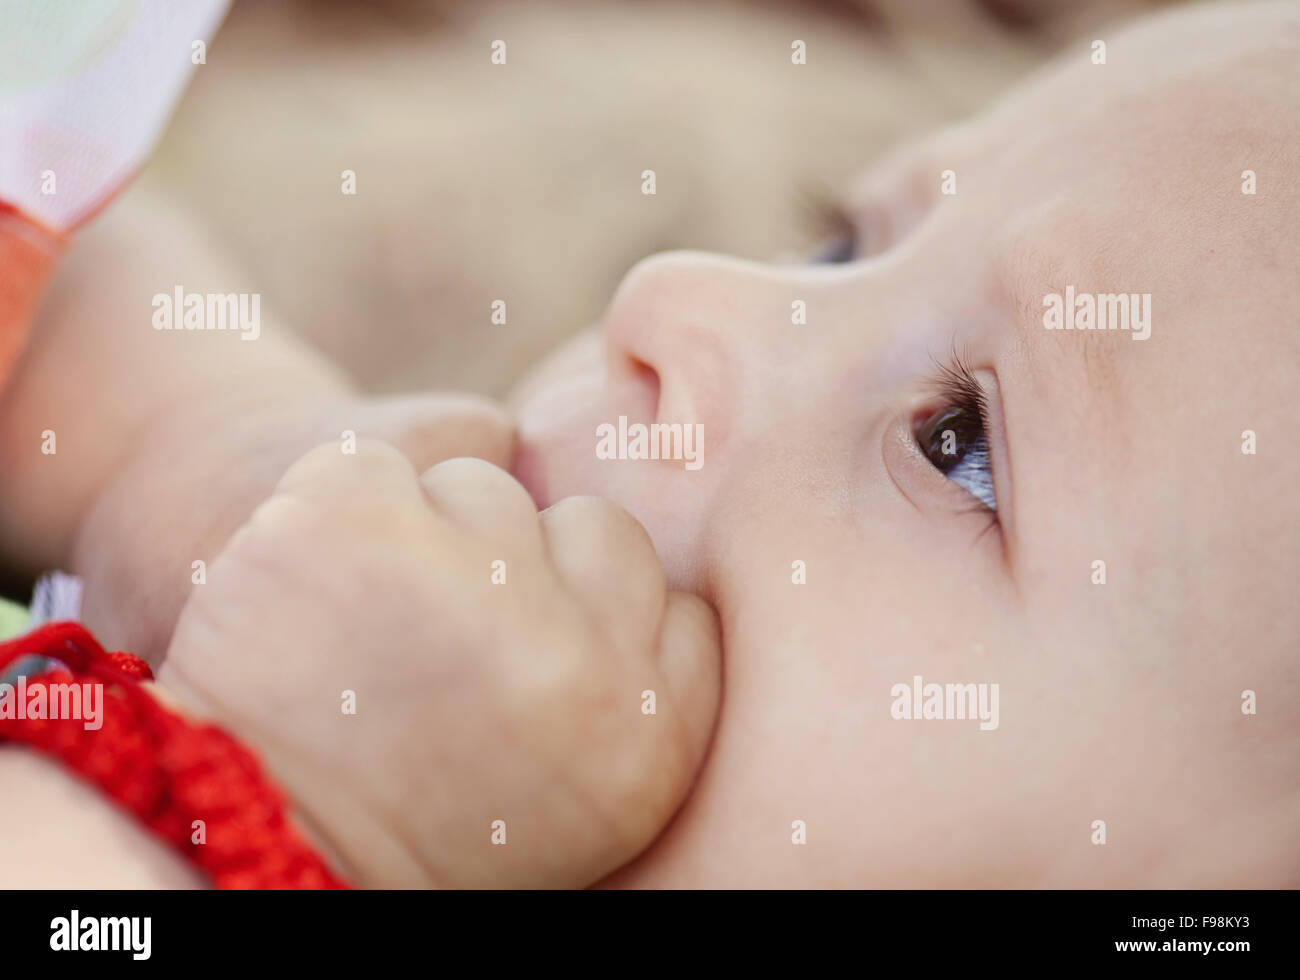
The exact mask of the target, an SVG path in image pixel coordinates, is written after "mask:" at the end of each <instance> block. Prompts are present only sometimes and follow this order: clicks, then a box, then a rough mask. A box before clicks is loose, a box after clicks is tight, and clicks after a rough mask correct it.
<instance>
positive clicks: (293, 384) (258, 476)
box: [0, 201, 349, 655]
mask: <svg viewBox="0 0 1300 980" xmlns="http://www.w3.org/2000/svg"><path fill="white" fill-rule="evenodd" d="M176 286H181V287H183V288H184V289H185V290H186V291H200V290H213V291H216V292H222V293H226V292H239V291H242V290H243V289H246V288H247V284H246V283H243V282H242V281H241V279H240V277H239V275H238V273H235V272H233V271H231V270H229V269H227V268H224V267H223V263H222V262H221V260H220V258H219V257H218V256H217V255H216V253H215V250H214V249H213V248H212V247H211V246H210V245H209V243H207V242H206V241H204V240H203V239H202V238H201V237H199V236H198V235H197V234H196V233H195V232H194V231H193V229H192V228H191V227H190V225H189V224H188V223H186V222H185V221H184V220H182V219H180V218H178V217H177V216H175V215H174V214H171V213H169V212H166V211H164V210H162V209H160V208H158V207H156V206H150V205H147V204H142V203H137V202H133V201H124V202H122V203H121V204H120V205H119V206H118V208H117V209H115V211H114V212H113V213H111V214H109V215H106V216H105V217H104V218H103V219H102V221H101V222H99V223H97V224H96V225H95V226H93V227H92V229H91V230H90V231H89V232H88V233H87V234H86V236H85V239H84V240H83V241H79V242H77V243H76V244H75V245H74V246H73V248H72V249H71V250H70V252H69V254H68V256H67V258H66V260H65V262H64V264H63V266H62V268H60V269H59V271H58V273H57V274H56V277H55V280H54V283H53V286H52V288H51V290H50V294H49V296H48V297H47V299H46V302H45V305H44V306H43V308H42V309H41V311H40V313H39V314H38V316H37V319H36V322H35V323H34V324H33V325H32V328H31V333H30V337H29V339H28V344H27V348H26V350H25V352H24V355H23V358H22V360H21V361H20V362H19V364H18V366H17V368H16V370H15V372H14V375H13V377H12V378H11V380H10V382H9V384H8V385H7V387H6V388H5V390H4V391H3V392H0V473H3V475H4V478H3V479H2V480H0V553H3V554H4V555H5V560H6V562H7V563H9V564H11V565H14V566H16V567H17V568H18V569H19V570H21V571H27V572H34V571H38V570H41V569H44V568H51V567H65V568H66V567H70V566H71V567H75V568H76V569H77V570H78V571H83V572H86V573H87V574H88V575H90V576H92V577H93V579H94V580H95V582H96V583H97V586H98V593H97V595H91V594H89V592H88V601H90V602H92V603H97V604H98V605H99V606H100V607H101V612H102V608H103V607H104V606H106V605H119V604H129V605H130V607H131V608H132V609H134V610H136V611H137V612H140V611H142V610H143V611H144V612H145V614H146V616H147V618H148V619H150V620H156V621H157V622H153V623H149V624H142V628H141V630H140V632H138V633H136V635H122V634H121V633H120V632H119V631H120V630H121V629H122V624H121V623H120V622H118V623H112V622H110V623H101V624H100V628H101V630H104V631H106V632H108V633H109V634H110V635H106V636H104V637H103V639H104V641H105V642H107V643H110V644H114V645H121V646H124V647H125V646H129V645H134V646H135V647H137V649H138V651H139V652H141V653H142V655H144V654H146V653H149V654H157V653H158V652H160V650H159V645H160V644H162V645H164V646H165V642H166V637H165V636H164V635H161V634H162V633H165V632H166V631H167V629H168V626H169V623H168V620H171V619H174V616H175V614H176V612H177V611H178V610H179V606H180V603H181V602H182V601H183V598H184V596H185V594H186V592H187V591H188V589H189V587H190V584H191V583H190V568H191V564H192V562H193V561H195V560H202V559H207V558H210V557H211V555H210V554H208V553H207V548H206V546H207V545H211V546H213V547H219V546H220V544H221V543H224V542H222V541H207V540H205V539H206V538H208V537H209V536H211V535H214V534H215V535H216V536H218V537H219V536H220V535H221V533H222V529H229V528H230V527H232V526H237V525H238V523H240V522H241V521H242V520H243V519H244V517H245V516H246V515H247V512H248V511H249V510H251V508H252V507H254V506H255V505H256V504H257V503H258V502H259V501H260V499H261V498H262V496H264V495H265V493H266V487H267V484H268V482H269V483H270V484H272V485H273V483H274V480H275V479H276V478H278V476H279V470H280V469H281V468H282V467H283V465H284V462H285V461H284V460H281V459H270V458H267V459H265V472H257V471H256V470H257V466H258V446H259V440H261V439H264V438H265V436H266V434H267V432H268V430H269V429H271V428H272V427H274V426H275V425H276V424H277V420H278V418H279V417H280V416H281V415H283V416H284V417H294V418H299V417H301V415H302V414H303V413H302V412H301V407H302V405H303V404H304V403H308V402H322V403H323V402H326V401H328V400H330V399H335V398H339V397H344V396H346V395H347V394H349V386H348V383H347V382H346V380H345V379H344V378H343V377H342V376H341V375H340V374H339V372H337V371H336V370H335V369H333V368H332V367H330V366H329V365H328V364H327V363H326V362H325V361H324V360H323V359H322V358H321V357H319V355H316V354H315V353H313V352H311V351H310V350H309V349H307V348H305V347H304V346H302V345H300V344H299V343H298V342H297V341H296V340H294V339H293V338H292V337H291V336H290V335H288V333H287V332H286V331H284V330H283V329H281V328H280V327H279V325H278V324H276V323H274V322H273V321H272V320H271V318H270V317H269V316H266V315H263V317H262V322H261V324H260V331H259V336H258V338H257V339H256V340H251V341H249V340H244V339H242V338H241V336H240V334H239V333H238V332H233V331H232V332H224V331H223V332H209V331H185V330H179V331H177V330H172V331H165V330H157V329H154V327H153V326H152V322H151V319H152V314H153V312H154V310H153V307H152V304H151V300H152V297H153V296H154V295H156V294H158V293H170V292H172V290H173V289H174V287H176ZM311 437H312V436H309V435H307V434H304V438H311ZM250 457H251V461H250ZM232 522H233V524H232ZM191 552H193V553H191ZM200 552H203V553H200ZM122 608H126V606H125V605H123V606H122ZM92 625H95V624H94V623H93V622H92ZM146 647H148V648H152V649H149V650H147V651H146V650H145V649H143V648H146Z"/></svg>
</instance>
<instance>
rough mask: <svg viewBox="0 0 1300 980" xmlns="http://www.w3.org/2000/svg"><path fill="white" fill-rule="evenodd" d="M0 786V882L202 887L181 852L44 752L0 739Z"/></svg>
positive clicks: (33, 885) (12, 884)
mask: <svg viewBox="0 0 1300 980" xmlns="http://www.w3.org/2000/svg"><path fill="white" fill-rule="evenodd" d="M0 786H4V788H5V805H4V806H3V807H0V887H4V888H202V887H205V884H206V883H205V881H204V879H203V876H202V875H201V874H200V873H199V872H197V871H196V870H195V869H194V868H193V867H191V866H190V865H189V864H187V863H186V861H185V859H184V858H183V857H181V855H180V854H178V853H176V852H175V851H174V850H172V849H171V848H170V847H169V846H168V845H167V844H166V843H164V842H162V841H161V840H159V839H158V838H155V837H154V836H152V835H151V834H150V833H149V831H148V830H146V829H145V828H144V827H142V826H141V825H140V824H138V823H137V822H136V821H135V820H134V819H133V818H132V817H131V816H129V815H128V814H127V813H125V812H124V811H122V810H120V809H119V808H118V807H117V806H116V805H115V804H114V803H112V802H111V801H109V800H108V799H106V798H105V797H104V796H103V795H102V794H101V793H100V792H99V790H97V789H96V788H94V787H93V786H90V785H89V784H87V783H85V782H83V781H82V780H80V779H79V778H78V777H77V776H75V775H73V774H72V773H70V772H67V771H66V770H64V769H63V768H61V767H60V766H59V765H58V763H55V762H52V761H50V760H49V759H46V758H45V757H44V756H41V755H37V754H36V753H34V752H30V751H28V750H27V749H25V748H22V747H20V746H0Z"/></svg>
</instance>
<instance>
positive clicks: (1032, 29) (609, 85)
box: [141, 0, 1156, 395]
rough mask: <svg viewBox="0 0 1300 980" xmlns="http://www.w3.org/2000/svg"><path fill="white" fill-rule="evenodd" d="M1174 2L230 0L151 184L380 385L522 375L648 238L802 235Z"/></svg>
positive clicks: (367, 380) (652, 243)
mask: <svg viewBox="0 0 1300 980" xmlns="http://www.w3.org/2000/svg"><path fill="white" fill-rule="evenodd" d="M1153 6H1156V4H1155V3H1154V2H1152V0H1145V2H1142V0H1095V2H1094V0H983V2H971V0H804V2H795V0H790V2H776V0H763V2H759V0H753V2H746V0H692V2H667V0H555V2H496V0H478V2H470V0H464V2H456V3H453V2H449V0H425V2H419V0H370V2H361V0H356V2H345V0H236V2H235V3H234V6H233V8H232V10H231V12H230V15H229V17H228V19H227V21H226V23H225V26H224V27H223V28H222V30H221V31H220V33H219V34H218V35H217V37H216V39H215V41H214V42H213V43H212V45H211V46H210V48H209V51H208V58H207V64H206V65H204V66H203V67H201V68H199V69H197V70H196V72H195V74H194V80H193V82H192V84H191V86H190V88H189V90H188V91H187V93H186V96H185V98H184V100H183V101H182V103H181V104H180V106H179V108H178V110H177V112H176V115H175V117H174V119H173V122H172V124H171V127H170V129H169V130H168V132H167V135H166V137H165V138H164V141H163V143H162V145H161V147H160V148H159V150H158V152H157V154H156V156H155V157H154V159H153V161H152V162H151V163H150V165H149V166H148V168H147V169H146V171H145V172H144V174H143V175H142V177H141V188H142V190H147V192H151V193H155V194H161V195H164V196H165V197H166V198H167V199H168V200H169V202H171V203H172V204H173V205H174V206H176V207H178V208H182V209H185V210H187V211H189V212H191V213H192V214H193V216H194V217H195V219H196V220H198V221H199V222H201V223H202V224H203V225H205V226H207V227H208V228H209V229H210V231H211V233H212V234H213V235H214V236H215V237H216V238H217V239H218V241H219V242H220V243H221V244H222V245H224V246H225V247H226V249H227V250H228V251H229V252H230V253H231V254H233V255H234V256H236V257H237V259H238V260H239V261H241V262H242V263H243V264H244V265H245V266H246V267H247V268H248V269H250V270H252V271H253V272H254V275H255V276H256V278H257V281H258V283H259V286H260V289H261V291H262V293H263V302H264V305H265V306H267V307H268V308H270V309H273V310H275V311H277V312H278V314H279V316H280V317H281V318H282V319H284V320H286V321H287V322H288V323H289V324H290V325H292V326H293V327H294V328H295V329H296V330H298V331H299V332H300V333H302V334H303V335H305V336H306V337H308V338H310V339H311V340H312V341H313V342H314V343H315V344H316V345H317V346H319V347H320V348H321V349H323V350H324V351H325V352H326V353H327V354H329V355H331V356H332V357H334V358H335V359H337V360H338V361H339V362H340V363H341V364H342V365H344V366H345V367H346V368H347V369H348V370H350V371H351V373H352V374H353V376H354V377H356V378H357V379H358V380H359V381H360V382H361V384H362V385H363V387H364V388H366V389H368V390H370V391H374V392H385V391H394V390H406V389H428V388H459V389H470V390H476V391H481V392H485V393H489V394H496V395H500V394H502V393H503V392H504V391H505V390H506V389H507V388H508V387H509V385H510V384H511V382H512V381H514V380H515V379H516V378H517V377H518V376H519V375H520V374H521V373H522V372H523V371H524V370H525V369H526V368H527V367H528V366H529V365H531V364H532V363H534V362H535V361H536V360H537V359H538V358H539V357H540V356H542V355H543V354H545V353H546V352H547V351H549V350H550V349H551V348H553V347H554V346H556V345H557V344H558V343H559V342H560V341H561V340H563V339H564V338H565V337H566V336H568V335H569V334H570V333H572V332H573V331H575V330H577V329H580V328H582V327H584V326H586V325H588V324H590V323H591V322H593V321H594V320H595V319H597V318H598V317H599V316H600V314H601V311H602V310H603V308H604V306H605V304H606V303H607V302H608V300H609V298H610V296H611V294H612V292H613V290H614V288H615V286H616V285H617V284H618V282H619V280H620V279H621V277H622V276H623V274H624V273H625V272H626V271H627V269H628V268H629V267H630V266H631V265H632V264H633V263H635V262H636V261H637V260H639V259H641V258H643V257H645V256H646V255H649V254H651V253H653V252H656V251H660V250H663V249H670V248H699V249H707V250H716V251H723V252H728V253H732V254H735V255H740V256H745V257H750V258H756V259H771V258H773V257H774V256H776V255H777V254H779V253H784V252H790V251H795V252H799V251H802V250H804V249H807V248H809V247H811V246H812V245H813V244H814V242H815V241H816V239H817V238H818V237H819V236H821V235H822V234H823V230H822V229H821V228H819V227H818V212H817V208H816V207H815V204H813V203H812V202H815V201H816V200H817V199H818V198H824V197H826V196H830V195H834V194H835V193H837V192H838V191H840V190H842V189H844V188H845V186H846V185H847V183H848V182H849V181H850V180H851V179H852V178H853V177H854V176H855V175H856V174H858V173H859V172H860V171H861V170H863V169H864V168H865V167H866V166H867V165H869V164H870V163H871V162H872V161H873V160H874V159H875V158H877V157H878V156H880V155H881V154H882V153H883V152H884V151H885V150H887V149H889V148H892V147H893V146H894V145H895V144H897V143H899V142H900V141H904V140H906V139H908V138H909V137H912V136H916V135H919V134H922V133H925V132H928V131H931V130H933V129H935V128H937V127H940V126H943V125H944V124H947V123H950V122H954V121H958V120H960V119H963V118H965V117H967V116H969V115H971V114H972V113H974V112H976V111H978V110H979V109H980V108H981V107H982V106H983V105H985V104H986V103H987V102H988V101H990V100H991V99H993V98H994V97H996V96H997V95H998V93H1000V92H1001V91H1002V90H1004V89H1006V88H1007V87H1008V86H1010V85H1012V84H1014V83H1015V82H1016V81H1018V80H1019V79H1021V78H1022V77H1023V76H1024V75H1025V74H1026V73H1028V72H1030V71H1032V70H1033V69H1034V68H1035V67H1036V66H1037V65H1038V64H1039V63H1041V62H1042V61H1043V60H1044V59H1046V58H1047V57H1049V56H1050V55H1052V54H1053V53H1055V52H1057V51H1059V50H1060V49H1062V48H1064V47H1066V46H1068V45H1070V44H1079V45H1081V46H1083V47H1084V48H1086V45H1087V43H1088V42H1089V41H1090V40H1091V39H1092V38H1093V37H1094V36H1098V35H1096V34H1094V33H1092V32H1094V31H1097V30H1100V29H1102V28H1103V26H1104V25H1105V24H1106V23H1107V22H1110V21H1114V20H1126V19H1128V18H1129V17H1131V16H1133V15H1134V14H1137V13H1140V12H1142V11H1143V10H1146V9H1150V8H1151V7H1153ZM796 39H799V40H803V41H804V42H805V43H806V45H807V64H805V65H800V66H794V65H792V64H791V60H790V53H791V42H792V41H794V40H796ZM495 40H504V41H505V42H506V44H507V63H506V65H505V66H494V65H492V64H491V63H490V50H491V44H492V42H493V41H495ZM345 169H350V170H354V171H355V172H356V174H357V195H356V196H355V197H350V196H344V195H342V194H340V192H339V186H340V173H341V172H342V171H343V170H345ZM646 169H653V170H654V171H655V172H656V174H657V185H658V186H657V194H656V195H655V196H653V197H651V196H644V195H642V193H641V172H642V171H643V170H646ZM936 179H937V178H936ZM494 299H504V300H505V301H506V302H507V305H508V307H507V308H508V323H507V324H506V325H504V326H501V325H496V326H494V325H492V324H491V323H490V321H489V314H490V304H491V302H492V300H494Z"/></svg>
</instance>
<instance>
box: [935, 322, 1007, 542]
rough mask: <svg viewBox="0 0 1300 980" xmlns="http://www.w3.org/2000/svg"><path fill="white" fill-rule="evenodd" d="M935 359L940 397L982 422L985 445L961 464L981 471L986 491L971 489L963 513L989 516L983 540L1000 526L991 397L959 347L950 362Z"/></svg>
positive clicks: (980, 423) (980, 535)
mask: <svg viewBox="0 0 1300 980" xmlns="http://www.w3.org/2000/svg"><path fill="white" fill-rule="evenodd" d="M932 359H933V360H934V365H935V375H934V387H935V389H936V393H937V395H938V396H939V398H940V399H942V401H943V403H944V404H945V405H946V406H948V407H949V408H955V409H958V410H960V411H962V412H964V413H965V414H966V415H967V416H968V417H970V418H975V419H978V420H979V426H980V432H981V433H982V437H981V439H980V443H981V446H980V448H978V449H976V450H973V451H970V452H968V453H967V455H966V457H965V458H964V459H963V460H962V463H959V464H958V465H959V466H960V465H963V464H964V463H965V462H966V461H967V459H969V460H970V461H971V464H972V465H971V469H974V470H977V471H978V473H979V476H980V481H979V482H980V485H981V491H982V492H974V491H971V490H970V489H969V488H968V492H969V493H970V494H971V497H972V500H973V503H972V504H971V506H970V507H968V508H963V509H962V511H961V513H963V514H971V513H979V514H984V515H986V516H987V517H988V524H987V525H986V526H985V527H984V529H983V530H982V531H981V532H980V534H979V537H983V536H984V534H985V532H987V531H988V530H989V529H991V528H993V527H996V526H997V524H998V514H997V506H996V498H995V497H994V492H993V482H992V480H993V464H992V458H991V456H992V454H991V450H990V448H989V445H988V433H989V405H988V394H987V393H986V392H985V390H984V386H983V385H981V384H980V383H979V381H978V380H977V379H976V377H975V373H974V372H973V371H972V370H971V368H970V365H969V364H968V363H967V361H966V359H965V357H964V356H963V355H962V354H961V352H960V351H959V350H958V349H957V348H956V346H954V347H953V350H952V352H951V353H950V354H949V356H948V359H947V360H946V361H940V360H938V359H937V358H932ZM964 476H965V479H966V480H968V481H971V480H972V479H973V476H972V474H971V473H970V472H967V473H965V474H964ZM984 495H987V497H988V500H990V501H993V503H992V505H990V503H989V502H988V501H986V500H985V499H983V498H984ZM979 537H977V539H976V540H978V539H979Z"/></svg>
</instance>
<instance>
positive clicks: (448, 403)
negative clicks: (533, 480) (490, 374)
mask: <svg viewBox="0 0 1300 980" xmlns="http://www.w3.org/2000/svg"><path fill="white" fill-rule="evenodd" d="M345 421H348V422H350V423H352V428H354V429H355V431H356V432H357V434H358V435H360V436H362V437H363V438H375V439H382V440H383V441H384V442H387V443H391V444H392V445H394V446H396V447H397V448H398V449H400V450H401V451H402V452H403V453H405V454H406V457H407V458H408V459H409V460H410V461H411V464H412V465H413V466H414V467H415V471H416V472H417V473H422V472H424V471H425V470H426V469H428V468H429V467H430V466H432V465H433V464H435V463H439V462H441V461H442V460H444V459H453V458H455V457H457V456H477V457H478V458H479V459H486V460H487V461H488V462H491V463H495V464H496V465H497V466H500V467H503V468H507V467H509V466H510V459H511V456H512V455H513V453H514V444H515V430H514V423H513V422H512V421H511V419H510V416H509V415H508V414H507V412H506V410H505V409H504V408H503V407H501V406H500V405H498V404H496V403H495V402H493V401H490V400H489V399H487V398H481V397H479V396H477V395H462V394H454V395H452V394H442V395H404V396H398V397H393V398H385V399H383V400H381V401H377V402H373V403H371V404H368V405H366V406H364V407H363V408H362V409H361V410H360V411H359V413H358V412H357V410H353V413H352V414H350V415H349V416H348V418H347V419H346V420H345Z"/></svg>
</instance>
